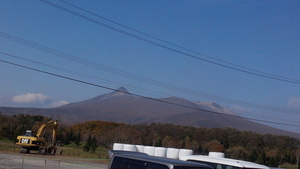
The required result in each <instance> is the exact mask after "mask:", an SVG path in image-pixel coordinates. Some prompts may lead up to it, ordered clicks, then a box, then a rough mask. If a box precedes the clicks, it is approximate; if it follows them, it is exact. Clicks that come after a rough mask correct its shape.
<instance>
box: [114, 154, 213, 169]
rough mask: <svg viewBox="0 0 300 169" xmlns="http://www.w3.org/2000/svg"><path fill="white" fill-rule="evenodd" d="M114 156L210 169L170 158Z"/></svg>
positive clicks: (202, 165)
mask: <svg viewBox="0 0 300 169" xmlns="http://www.w3.org/2000/svg"><path fill="white" fill-rule="evenodd" d="M114 156H117V157H124V158H129V159H135V160H144V161H147V162H153V163H158V164H166V165H169V166H170V165H173V166H193V167H201V168H206V169H212V167H211V166H209V165H206V164H200V163H196V162H190V161H182V160H177V159H170V158H164V157H155V156H149V155H145V154H142V153H141V154H139V153H134V154H133V153H129V154H126V153H122V154H115V155H114Z"/></svg>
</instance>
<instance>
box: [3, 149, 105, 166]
mask: <svg viewBox="0 0 300 169" xmlns="http://www.w3.org/2000/svg"><path fill="white" fill-rule="evenodd" d="M84 168H98V169H99V168H100V169H107V165H106V164H101V160H100V159H83V158H76V157H65V156H59V155H58V156H52V155H36V154H14V153H3V152H0V169H84Z"/></svg>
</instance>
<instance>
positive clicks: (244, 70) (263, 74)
mask: <svg viewBox="0 0 300 169" xmlns="http://www.w3.org/2000/svg"><path fill="white" fill-rule="evenodd" d="M40 1H41V2H43V3H45V4H47V5H50V6H52V7H55V8H57V9H59V10H61V11H64V12H67V13H69V14H72V15H74V16H77V17H79V18H81V19H84V20H87V21H89V22H92V23H94V24H97V25H99V26H102V27H105V28H108V29H110V30H113V31H115V32H119V33H121V34H124V35H127V36H129V37H131V38H134V39H138V40H140V41H143V42H146V43H149V44H152V45H155V46H158V47H161V48H164V49H166V50H169V51H172V52H175V53H178V54H181V55H184V56H187V57H190V58H193V59H197V60H200V61H204V62H207V63H210V64H213V65H217V66H221V67H224V68H227V69H231V70H234V71H238V72H242V73H246V74H250V75H255V76H259V77H263V78H267V79H272V80H277V81H282V82H287V83H293V84H297V85H299V84H300V80H297V79H292V78H288V77H283V76H279V75H274V74H271V73H266V72H262V71H258V70H255V69H250V68H246V67H242V66H239V65H236V64H233V63H229V62H226V61H223V60H220V59H216V58H213V57H211V56H209V55H205V54H202V53H199V52H196V54H198V55H202V56H206V57H209V58H210V59H214V60H217V61H219V62H216V61H212V60H208V59H205V58H201V57H198V56H196V55H194V54H190V53H187V52H184V51H181V50H178V49H175V48H172V47H169V46H167V45H163V44H160V43H158V42H154V41H152V40H148V39H146V38H143V37H141V36H138V35H135V34H133V33H130V32H127V31H124V30H121V29H119V28H116V27H113V26H111V25H108V24H105V23H103V22H100V21H98V20H95V19H93V18H91V17H88V16H85V15H83V14H80V13H78V12H75V11H73V10H70V9H68V8H65V7H63V6H61V5H58V4H55V3H52V2H49V1H47V0H40ZM89 13H90V12H89ZM131 30H132V29H131ZM139 33H140V32H139ZM143 35H146V36H147V34H143ZM149 37H150V36H149ZM151 37H152V38H153V37H154V36H151ZM155 39H156V40H159V41H161V42H162V41H163V40H161V39H159V38H155ZM163 42H165V43H167V41H163ZM167 44H169V45H172V46H176V47H178V48H180V49H185V50H188V51H189V52H192V53H195V51H192V50H190V49H187V48H183V47H181V46H179V45H175V44H172V43H169V42H168V43H167ZM225 63H226V64H225ZM234 66H235V67H234Z"/></svg>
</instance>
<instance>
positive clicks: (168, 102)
mask: <svg viewBox="0 0 300 169" xmlns="http://www.w3.org/2000/svg"><path fill="white" fill-rule="evenodd" d="M0 62H2V63H6V64H10V65H14V66H17V67H21V68H25V69H28V70H32V71H36V72H40V73H43V74H47V75H51V76H55V77H59V78H63V79H67V80H70V81H74V82H78V83H82V84H86V85H90V86H94V87H99V88H103V89H107V90H111V91H117V92H121V93H124V94H128V95H132V96H136V97H139V98H143V99H147V100H152V101H156V102H161V103H166V104H169V105H175V106H179V107H184V108H189V109H193V110H197V111H203V112H207V113H212V114H216V115H222V116H227V117H234V118H239V119H244V120H251V121H256V122H264V123H269V124H277V125H284V126H291V127H300V125H294V124H287V123H280V122H274V121H268V120H260V119H255V118H246V117H241V116H236V115H231V114H224V113H219V112H215V111H210V110H205V109H200V108H195V107H192V106H187V105H183V104H179V103H174V102H170V101H166V100H159V99H155V98H151V97H146V96H142V95H138V94H133V93H128V92H124V91H122V90H116V89H112V88H110V87H107V86H103V85H98V84H95V83H90V82H87V81H83V80H79V79H75V78H72V77H68V76H63V75H59V74H56V73H51V72H48V71H44V70H40V69H36V68H32V67H29V66H25V65H21V64H17V63H13V62H9V61H5V60H2V59H0Z"/></svg>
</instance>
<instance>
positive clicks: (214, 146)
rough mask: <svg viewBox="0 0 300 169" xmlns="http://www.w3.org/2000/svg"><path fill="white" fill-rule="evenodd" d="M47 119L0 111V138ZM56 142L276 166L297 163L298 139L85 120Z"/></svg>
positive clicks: (64, 130) (67, 129) (65, 127)
mask: <svg viewBox="0 0 300 169" xmlns="http://www.w3.org/2000/svg"><path fill="white" fill-rule="evenodd" d="M49 120H51V119H50V118H48V117H44V116H40V115H24V114H19V115H12V116H6V115H2V114H1V113H0V139H6V140H7V139H8V140H11V141H15V139H16V137H17V136H18V135H22V134H24V132H25V130H28V129H32V130H33V132H34V131H36V130H37V129H38V127H39V126H40V125H41V124H42V123H44V122H47V121H49ZM58 141H59V143H60V145H62V146H63V145H68V144H75V145H77V146H82V147H83V149H84V150H85V151H89V152H95V149H96V148H97V147H103V148H105V149H107V150H109V149H111V148H112V146H113V143H115V142H116V143H128V144H140V145H151V146H157V147H159V146H162V147H173V148H187V149H192V150H194V154H202V155H207V154H208V152H211V151H215V152H223V153H225V156H226V157H228V158H234V159H240V160H247V161H252V162H256V163H259V164H264V165H267V166H270V167H278V166H280V165H283V164H290V165H298V166H299V156H300V140H299V139H297V138H293V137H288V136H276V135H271V134H266V135H261V134H258V133H254V132H251V131H238V130H236V129H233V128H212V129H208V128H201V127H189V126H180V125H173V124H160V123H152V124H139V125H128V124H123V123H116V122H108V121H87V122H83V123H77V124H73V125H63V124H60V125H59V127H58Z"/></svg>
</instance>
